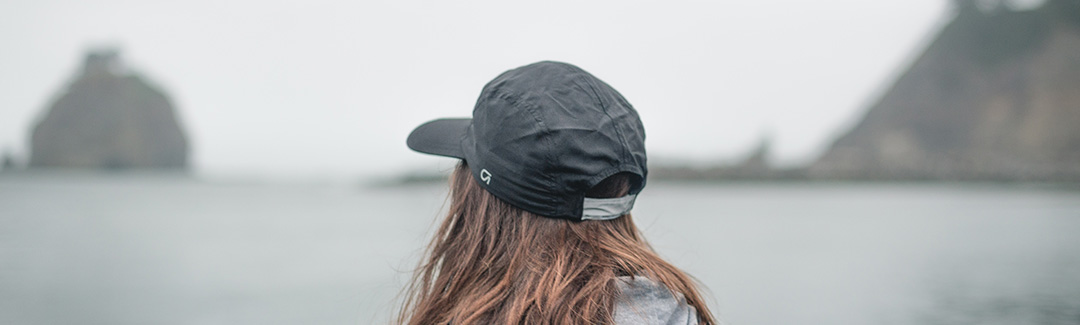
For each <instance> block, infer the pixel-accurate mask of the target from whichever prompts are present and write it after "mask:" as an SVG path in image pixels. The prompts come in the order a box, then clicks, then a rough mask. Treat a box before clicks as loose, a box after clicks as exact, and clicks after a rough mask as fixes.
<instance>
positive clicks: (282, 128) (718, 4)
mask: <svg viewBox="0 0 1080 325" xmlns="http://www.w3.org/2000/svg"><path fill="white" fill-rule="evenodd" d="M450 2H451V1H424V2H418V1H383V2H368V1H293V2H275V1H254V0H238V1H208V0H194V1H192V0H188V1H143V0H108V1H54V0H6V1H2V2H0V49H2V50H0V148H8V149H10V150H12V151H14V153H16V154H17V155H18V156H19V157H20V158H22V159H24V160H25V159H26V157H27V156H28V155H29V152H28V144H27V142H28V141H29V139H28V136H29V132H30V129H31V127H32V125H33V124H34V123H35V122H36V120H37V119H38V118H39V117H40V116H41V115H42V113H43V112H42V111H43V110H44V109H45V108H46V107H47V106H48V105H49V104H50V103H51V101H52V100H53V99H54V98H55V97H56V96H57V95H58V94H59V93H60V92H61V91H62V90H63V89H64V88H65V86H66V85H67V83H68V82H69V81H70V80H71V78H72V77H73V74H74V73H75V71H76V70H77V69H78V68H79V67H80V65H81V63H82V57H83V54H84V52H85V50H87V49H89V48H94V47H98V46H102V45H115V46H118V47H119V48H120V49H121V56H122V57H123V59H124V60H125V61H126V62H127V64H128V65H129V66H130V67H131V68H132V69H133V70H135V71H137V72H139V73H141V74H143V75H145V76H147V77H148V78H149V79H150V80H151V81H153V82H154V83H156V84H158V85H160V86H161V87H162V88H163V89H165V91H166V92H167V93H168V95H169V96H170V97H171V98H172V100H173V102H174V104H175V105H176V107H177V108H178V110H179V115H180V120H181V123H182V124H183V127H184V128H185V129H186V130H187V133H188V137H189V139H190V141H191V144H192V147H193V149H194V151H193V163H194V166H195V169H196V170H197V171H199V172H202V173H207V174H253V175H308V176H325V177H337V176H357V175H386V174H392V173H398V172H401V171H404V170H411V169H416V168H427V166H435V167H439V166H447V165H448V163H446V162H445V160H444V159H442V158H434V157H427V156H422V155H420V154H415V153H412V152H410V151H408V149H407V148H406V147H405V137H406V136H407V135H408V133H409V131H411V130H412V128H413V127H415V126H416V125H419V124H420V123H423V122H425V121H427V120H429V119H433V118H437V117H449V116H468V115H469V114H470V113H471V111H472V105H473V103H474V101H475V99H476V96H477V95H479V92H480V88H481V87H482V86H483V85H484V84H485V83H486V82H487V81H489V80H490V79H492V78H494V77H495V76H496V75H498V74H499V73H501V72H502V71H504V70H507V69H510V68H514V67H517V66H521V65H525V64H528V63H532V62H535V61H539V60H558V61H565V62H569V63H573V64H576V65H578V66H580V67H582V68H584V69H586V70H588V71H590V72H592V73H593V74H595V75H596V76H598V77H600V78H601V79H603V80H605V81H607V82H608V83H609V84H611V85H612V86H614V87H615V88H616V89H618V90H619V91H620V92H622V94H623V95H624V96H625V97H626V98H627V99H628V100H629V101H630V102H631V103H632V104H633V105H634V106H635V107H636V108H637V110H638V112H639V113H640V115H641V117H642V120H643V123H644V124H645V127H646V132H647V135H648V138H647V141H646V145H647V149H648V150H649V155H650V158H651V159H652V160H653V161H658V160H686V161H695V162H699V163H700V162H707V161H711V160H731V159H736V158H738V157H741V156H742V155H744V154H745V153H746V152H747V151H749V150H750V149H752V147H753V146H755V145H756V143H757V142H758V141H759V139H760V138H761V137H763V136H771V137H772V139H773V149H774V152H773V157H774V158H775V159H776V161H778V162H779V163H780V164H786V165H791V164H798V163H804V162H807V161H809V160H812V159H813V158H815V157H816V156H817V155H818V154H819V153H820V152H821V150H822V149H823V148H824V147H825V146H827V145H828V144H829V143H830V142H831V140H832V139H833V138H834V137H835V136H837V135H838V134H839V133H841V132H843V131H844V130H845V128H847V127H850V126H851V124H852V123H854V122H855V121H857V120H858V119H859V118H860V117H861V115H862V113H863V112H864V111H865V109H866V107H867V105H868V104H870V103H872V102H873V101H874V100H875V99H876V96H877V95H878V94H879V93H880V92H881V91H882V90H883V89H884V88H885V87H887V86H888V85H889V84H890V83H891V80H892V79H894V78H895V76H896V74H897V73H898V72H899V71H901V69H902V68H903V67H904V66H905V65H906V64H907V63H908V62H909V61H910V60H911V59H912V58H913V57H914V55H916V54H918V51H919V50H920V49H921V48H922V46H924V45H925V43H926V41H927V40H928V39H929V38H930V37H931V36H932V34H933V33H934V32H935V31H936V30H938V29H939V28H940V27H941V26H942V24H944V23H945V22H946V21H947V19H949V18H950V12H949V7H948V2H947V1H945V0H905V1H899V0H897V1H866V0H850V1H800V0H790V1H693V2H686V1H664V2H637V1H623V0H619V1H543V2H537V3H517V2H514V3H511V2H510V1H488V2H468V3H467V4H450Z"/></svg>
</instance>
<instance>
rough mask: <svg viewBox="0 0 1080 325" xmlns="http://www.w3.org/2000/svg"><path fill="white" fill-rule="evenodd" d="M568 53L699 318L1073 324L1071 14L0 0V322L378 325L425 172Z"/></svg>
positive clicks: (405, 254)
mask: <svg viewBox="0 0 1080 325" xmlns="http://www.w3.org/2000/svg"><path fill="white" fill-rule="evenodd" d="M541 60H557V61H564V62H568V63H572V64H575V65H578V66H580V67H582V68H583V69H585V70H587V71H589V72H591V73H593V74H595V75H596V76H597V77H599V78H601V79H603V80H604V81H606V82H607V83H609V84H611V85H612V86H613V87H614V88H616V89H618V90H619V91H620V92H621V93H622V94H623V95H624V96H625V97H626V98H627V99H628V100H629V101H630V102H631V103H632V104H633V105H634V106H635V108H636V109H637V110H638V112H639V114H640V116H641V118H642V120H643V124H644V125H645V127H646V130H647V135H648V138H647V140H646V145H647V148H648V151H649V160H650V161H649V167H650V175H649V177H650V180H649V185H648V187H647V188H646V189H645V190H644V191H643V192H642V194H641V196H640V198H639V199H638V200H637V203H636V206H635V209H634V219H635V223H636V224H637V225H638V226H639V227H640V228H641V229H642V231H643V232H644V233H645V236H646V238H648V240H649V242H650V244H651V245H652V247H654V248H655V250H656V251H657V252H658V253H659V254H660V255H661V256H663V257H664V258H665V259H667V260H669V261H671V262H672V263H673V264H674V265H676V266H678V267H680V268H682V269H684V270H685V271H687V272H688V273H689V274H691V275H693V276H695V277H696V278H697V279H699V280H700V281H701V282H702V284H703V285H704V286H705V287H706V288H707V289H706V291H707V292H708V295H707V296H708V298H707V301H708V304H709V305H710V308H711V309H712V310H713V311H714V312H715V313H716V315H717V316H718V318H719V319H721V320H723V321H724V323H725V324H794V323H809V324H1080V278H1078V277H1077V276H1076V275H1077V274H1080V236H1077V234H1080V186H1078V184H1080V129H1078V128H1076V127H1075V126H1076V125H1080V93H1078V92H1076V91H1075V90H1076V89H1080V88H1078V87H1080V1H1077V0H1046V1H1021V0H1017V1H1003V0H953V1H944V0H915V1H890V2H882V1H828V2H807V1H770V2H763V1H718V2H706V1H668V2H664V3H663V4H659V3H651V2H638V1H590V2H570V1H555V2H544V3H541V4H537V3H532V4H530V3H504V2H495V1H490V2H479V1H476V2H468V3H454V4H451V3H444V2H434V1H431V2H421V1H370V2H369V1H352V2H346V1H306V2H303V3H299V2H284V1H282V2H276V1H271V2H256V1H228V2H215V1H203V0H196V1H185V2H175V1H129V0H104V1H91V2H85V1H83V2H80V1H51V0H42V1H23V0H9V1H4V2H0V324H9V323H10V324H83V323H101V324H157V323H167V324H313V323H314V324H383V323H387V322H388V320H389V319H390V318H391V317H392V315H393V313H394V311H395V310H396V307H397V304H396V303H397V301H396V300H395V297H397V294H398V293H399V292H400V289H401V288H402V287H403V286H404V285H405V282H406V280H407V279H408V278H409V276H410V273H409V272H410V270H411V269H412V267H414V266H415V263H416V261H417V260H418V259H419V257H420V254H421V250H422V247H423V246H424V245H425V244H426V242H427V241H428V239H429V237H430V236H431V232H432V231H433V229H432V227H433V225H434V224H436V222H438V221H439V220H440V219H441V218H442V216H443V213H445V208H446V190H447V186H446V172H447V171H449V170H450V169H451V168H452V166H453V164H455V163H456V161H455V160H453V159H446V158H439V157H431V156H426V155H422V154H417V153H415V152H411V151H409V150H408V149H407V148H406V146H405V138H406V136H407V134H408V133H409V132H410V131H411V130H412V129H413V128H414V127H416V126H417V125H419V124H421V123H423V122H426V121H428V120H431V119H435V118H439V117H465V116H469V115H470V114H471V111H472V106H473V103H474V101H475V99H476V96H477V95H478V94H479V92H480V89H481V87H482V86H483V85H484V84H485V83H486V82H488V81H489V80H491V79H492V78H494V77H495V76H496V75H498V74H499V73H501V72H503V71H505V70H507V69H511V68H515V67H518V66H521V65H525V64H529V63H532V62H536V61H541Z"/></svg>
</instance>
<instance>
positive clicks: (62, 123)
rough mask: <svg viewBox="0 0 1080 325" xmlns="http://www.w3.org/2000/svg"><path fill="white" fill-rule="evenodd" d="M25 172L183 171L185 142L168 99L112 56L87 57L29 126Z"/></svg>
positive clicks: (113, 54) (114, 55)
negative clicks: (43, 169) (30, 169)
mask: <svg viewBox="0 0 1080 325" xmlns="http://www.w3.org/2000/svg"><path fill="white" fill-rule="evenodd" d="M30 141H31V143H30V150H31V152H30V164H29V165H30V167H57V168H86V169H183V168H186V167H187V163H188V143H187V138H186V137H185V135H184V132H183V130H182V129H181V127H180V123H179V122H178V121H177V117H176V112H175V110H174V109H173V106H172V104H171V103H170V101H169V99H168V97H167V96H166V95H165V94H164V93H162V92H161V91H160V90H158V89H156V88H155V87H153V86H151V85H150V84H149V83H148V82H146V81H145V80H143V78H142V77H140V76H138V75H137V74H134V73H131V72H128V71H126V69H125V68H124V67H123V66H122V64H121V62H120V60H119V57H118V55H117V53H116V52H115V51H100V52H92V53H89V54H88V55H87V56H86V61H85V65H84V67H83V69H82V71H81V72H80V73H79V75H78V76H76V78H75V79H74V81H73V82H72V83H71V84H70V85H69V87H68V89H67V90H66V91H65V92H63V93H62V95H61V96H59V97H58V98H57V99H56V101H55V102H53V103H52V105H51V107H49V108H48V111H47V112H46V114H45V115H44V118H43V119H41V120H40V121H39V122H38V123H37V125H36V126H35V127H34V130H33V134H32V135H31V140H30Z"/></svg>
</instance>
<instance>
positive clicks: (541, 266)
mask: <svg viewBox="0 0 1080 325" xmlns="http://www.w3.org/2000/svg"><path fill="white" fill-rule="evenodd" d="M644 140H645V133H644V128H643V127H642V125H641V121H640V120H639V118H638V115H637V112H636V111H635V110H634V109H633V107H631V106H630V104H629V103H628V102H627V101H626V100H625V99H624V98H623V97H622V95H620V94H619V93H618V92H617V91H615V90H614V89H613V88H611V87H610V86H609V85H607V84H606V83H604V82H603V81H600V80H599V79H597V78H596V77H594V76H592V75H591V74H589V73H588V72H585V71H584V70H581V69H580V68H578V67H575V66H572V65H569V64H565V63H558V62H539V63H535V64H531V65H527V66H524V67H520V68H517V69H514V70H510V71H507V72H505V73H503V74H502V75H500V76H498V77H497V78H495V80H492V81H491V82H490V83H488V84H487V85H486V86H485V87H484V90H483V91H482V92H481V95H480V98H479V99H478V100H477V102H476V106H475V108H474V110H473V117H472V118H471V119H470V118H459V119H439V120H435V121H431V122H428V123H425V124H424V125H421V126H419V127H417V128H416V130H414V131H413V132H412V134H410V135H409V139H408V145H409V147H410V148H411V149H413V150H416V151H419V152H423V153H428V154H434V155H441V156H448V157H455V158H459V159H462V162H461V163H460V164H459V165H458V167H457V168H456V169H455V170H454V172H453V174H452V175H451V179H450V187H451V191H450V198H451V201H450V211H449V213H448V215H447V217H446V219H445V220H444V221H443V222H442V225H441V226H440V227H439V229H438V231H437V232H436V234H435V237H434V238H433V239H432V241H431V244H430V245H429V246H428V250H427V252H426V258H425V259H424V260H423V261H422V262H421V264H420V267H419V268H418V269H417V271H416V273H415V274H414V275H413V279H412V283H411V285H410V286H409V287H408V291H407V295H406V300H405V302H404V305H403V306H402V308H401V312H400V314H399V322H400V323H402V324H451V323H452V324H699V323H700V324H714V323H715V321H714V320H713V317H712V315H711V314H710V312H709V309H708V307H707V306H706V305H705V302H704V300H703V299H702V296H701V294H700V293H699V292H698V289H697V286H696V285H695V283H694V282H693V281H692V280H691V278H690V277H689V276H687V275H686V274H685V273H683V272H682V271H680V270H679V269H677V268H675V267H674V266H672V265H671V264H669V263H667V262H665V261H664V260H663V259H661V258H660V257H659V256H658V255H657V254H656V253H655V252H653V250H652V249H651V248H650V247H649V246H648V244H647V243H646V242H645V240H644V238H643V237H642V235H641V233H640V231H639V230H638V229H637V227H636V226H635V225H634V222H633V220H632V219H631V216H630V213H629V212H630V209H631V208H632V207H633V204H634V199H635V198H636V197H637V194H638V193H639V192H640V191H641V189H642V188H643V187H644V186H645V180H646V175H647V168H646V164H645V147H644Z"/></svg>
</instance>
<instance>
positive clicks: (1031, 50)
mask: <svg viewBox="0 0 1080 325" xmlns="http://www.w3.org/2000/svg"><path fill="white" fill-rule="evenodd" d="M957 3H958V4H960V5H958V6H957V12H956V16H955V18H954V19H953V20H952V21H951V22H950V23H949V24H948V25H946V26H945V27H944V28H943V29H942V30H941V32H940V33H939V34H938V35H937V37H936V38H935V39H934V40H933V41H932V43H931V44H930V45H929V46H928V47H927V48H926V50H925V52H923V53H922V54H921V55H920V56H919V57H918V58H916V60H915V61H914V62H913V63H912V65H911V66H910V67H909V68H908V70H907V71H905V72H904V73H903V74H902V75H900V77H899V78H898V79H897V80H896V81H895V83H894V84H893V85H892V87H891V88H889V89H888V90H887V91H886V92H885V93H884V95H883V96H882V97H881V98H880V99H879V100H878V102H877V103H876V104H874V105H873V106H871V107H870V109H869V111H868V112H867V113H866V115H865V116H864V117H863V119H862V121H860V122H859V123H858V124H857V125H855V127H854V128H853V129H852V130H851V131H850V132H848V133H847V134H844V135H843V136H841V137H840V138H838V139H837V140H836V141H835V142H834V143H833V144H832V146H831V147H830V148H829V149H828V150H827V151H826V152H825V154H824V155H823V156H822V157H821V158H820V160H818V161H817V162H816V163H814V164H813V165H812V166H811V167H810V168H809V170H808V172H809V174H810V175H811V176H813V177H818V178H862V179H865V178H870V179H970V180H1040V181H1043V180H1045V181H1074V180H1080V0H1047V1H1046V2H1045V3H1044V4H1043V5H1042V6H1041V7H1040V8H1037V9H1032V10H1024V11H1015V10H1011V9H1008V8H1007V6H1004V5H1001V4H999V6H997V7H990V8H988V7H986V6H975V5H970V3H974V1H957Z"/></svg>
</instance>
